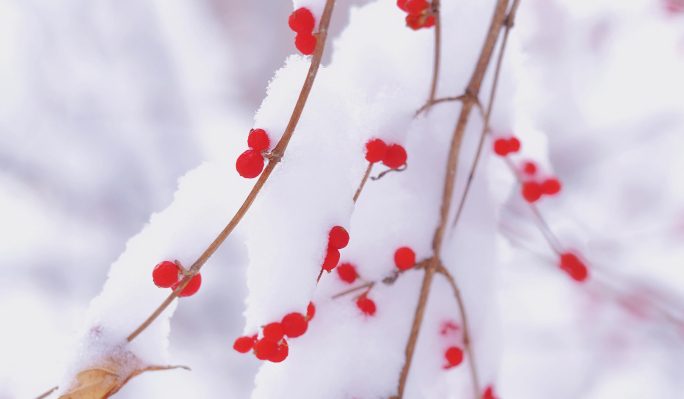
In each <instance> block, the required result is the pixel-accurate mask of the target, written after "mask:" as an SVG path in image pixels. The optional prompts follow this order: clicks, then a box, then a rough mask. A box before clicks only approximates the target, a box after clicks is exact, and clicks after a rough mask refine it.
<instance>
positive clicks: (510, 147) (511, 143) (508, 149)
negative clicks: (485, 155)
mask: <svg viewBox="0 0 684 399" xmlns="http://www.w3.org/2000/svg"><path fill="white" fill-rule="evenodd" d="M518 151H520V140H518V139H517V138H516V137H510V138H507V139H505V138H499V139H496V140H494V152H495V153H496V155H500V156H502V157H505V156H506V155H508V154H510V153H513V152H518Z"/></svg>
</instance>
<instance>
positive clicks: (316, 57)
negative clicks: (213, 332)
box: [127, 0, 335, 342]
mask: <svg viewBox="0 0 684 399" xmlns="http://www.w3.org/2000/svg"><path fill="white" fill-rule="evenodd" d="M334 5H335V0H327V1H326V3H325V9H324V10H323V16H322V17H321V22H320V24H319V25H318V33H316V36H317V40H316V49H315V50H314V53H313V57H312V59H311V66H310V67H309V72H308V73H307V76H306V80H305V81H304V86H303V87H302V91H301V92H300V93H299V98H298V99H297V103H296V104H295V108H294V111H293V112H292V116H291V117H290V122H289V123H288V125H287V128H286V129H285V132H284V133H283V136H282V137H281V138H280V141H278V144H277V145H276V146H275V148H274V149H273V151H271V156H270V157H269V161H268V165H267V166H266V168H265V169H264V171H263V173H262V174H261V176H259V180H257V182H256V184H255V185H254V188H252V191H251V192H250V193H249V195H248V196H247V198H246V199H245V202H244V203H243V204H242V206H241V207H240V209H239V210H238V211H237V213H236V214H235V216H233V219H231V221H230V222H229V223H228V225H227V226H226V227H225V228H224V229H223V231H221V233H220V234H219V235H218V237H216V239H215V240H214V242H212V243H211V245H210V246H209V248H207V250H206V251H205V252H204V253H203V254H202V256H200V258H199V259H197V261H196V262H195V263H194V264H193V265H192V267H191V268H190V273H188V274H187V275H186V276H185V277H184V278H183V280H182V281H181V283H180V284H179V285H178V287H177V288H176V289H175V290H174V291H173V292H172V293H171V295H169V297H168V298H166V300H164V302H163V303H162V304H161V305H160V306H159V307H158V308H157V309H156V310H155V311H154V313H152V315H151V316H150V317H148V318H147V320H145V321H144V322H143V323H142V324H141V325H140V327H138V328H137V329H136V330H135V331H133V332H132V333H131V335H129V336H128V338H127V341H128V342H130V341H132V340H133V339H135V337H137V336H138V335H139V334H140V333H141V332H143V331H144V330H145V329H146V328H147V327H148V326H149V325H150V324H151V323H152V322H153V321H154V320H155V319H156V318H157V317H158V316H159V315H160V314H161V312H163V311H164V309H166V308H167V307H168V306H169V305H170V304H171V302H173V300H174V299H176V298H177V297H178V295H179V294H180V293H181V291H183V289H184V288H185V286H186V285H188V283H189V282H190V280H191V279H192V278H193V276H194V275H196V274H197V273H198V272H199V271H200V269H201V268H202V265H204V263H205V262H206V261H207V260H208V259H209V258H210V257H211V256H212V255H213V254H214V252H216V250H217V249H218V248H219V247H220V246H221V244H223V242H224V241H225V240H226V238H227V237H228V235H230V233H231V232H232V231H233V229H235V226H237V225H238V223H240V221H241V220H242V217H243V216H244V215H245V214H246V213H247V211H248V210H249V208H250V207H251V206H252V203H253V202H254V200H255V199H256V196H257V195H258V194H259V192H260V191H261V189H262V188H263V186H264V184H265V183H266V180H268V178H269V177H270V176H271V173H272V172H273V170H274V169H275V167H276V165H277V164H278V162H280V160H281V159H282V157H283V156H284V155H285V150H286V149H287V145H288V143H289V142H290V139H291V138H292V135H293V134H294V131H295V128H296V127H297V123H298V122H299V118H300V116H301V115H302V112H303V111H304V106H305V105H306V100H307V99H308V97H309V93H310V92H311V88H312V87H313V83H314V80H315V79H316V73H317V72H318V67H319V66H320V65H321V59H322V57H323V50H324V48H325V42H326V39H327V36H328V26H329V25H330V18H331V16H332V12H333V7H334Z"/></svg>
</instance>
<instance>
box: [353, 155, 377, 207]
mask: <svg viewBox="0 0 684 399" xmlns="http://www.w3.org/2000/svg"><path fill="white" fill-rule="evenodd" d="M372 169H373V162H369V163H368V169H366V174H365V175H363V180H361V184H360V185H359V188H358V189H357V190H356V194H354V203H356V200H358V199H359V195H361V190H363V186H365V185H366V181H367V180H368V176H370V174H371V170H372Z"/></svg>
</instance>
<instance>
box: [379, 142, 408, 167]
mask: <svg viewBox="0 0 684 399" xmlns="http://www.w3.org/2000/svg"><path fill="white" fill-rule="evenodd" d="M407 158H408V155H406V150H405V149H404V147H402V146H400V145H399V144H392V145H390V146H389V147H387V152H386V153H385V156H384V157H383V158H382V163H384V164H385V165H386V166H387V167H389V168H392V169H397V168H399V167H401V166H403V165H404V164H405V163H406V159H407Z"/></svg>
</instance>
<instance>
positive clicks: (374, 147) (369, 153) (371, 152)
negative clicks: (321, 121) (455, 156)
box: [366, 0, 401, 163]
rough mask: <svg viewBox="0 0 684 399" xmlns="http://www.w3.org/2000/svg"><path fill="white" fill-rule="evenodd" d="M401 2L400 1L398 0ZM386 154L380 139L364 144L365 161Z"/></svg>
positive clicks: (371, 160)
mask: <svg viewBox="0 0 684 399" xmlns="http://www.w3.org/2000/svg"><path fill="white" fill-rule="evenodd" d="M399 1H401V0H399ZM385 153H387V144H385V142H384V141H382V140H380V139H373V140H370V141H368V142H367V143H366V160H367V161H368V162H371V163H375V162H380V161H382V159H383V158H384V157H385Z"/></svg>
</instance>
